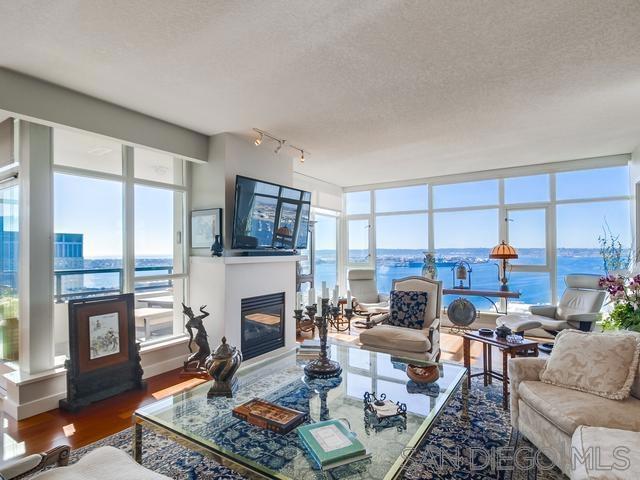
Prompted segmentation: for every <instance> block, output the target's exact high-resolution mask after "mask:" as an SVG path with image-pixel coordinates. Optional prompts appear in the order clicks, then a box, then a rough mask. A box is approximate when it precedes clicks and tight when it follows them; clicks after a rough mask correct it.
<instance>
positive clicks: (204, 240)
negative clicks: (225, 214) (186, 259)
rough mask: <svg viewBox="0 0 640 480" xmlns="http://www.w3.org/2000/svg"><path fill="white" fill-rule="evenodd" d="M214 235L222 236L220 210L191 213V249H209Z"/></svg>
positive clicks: (212, 209)
mask: <svg viewBox="0 0 640 480" xmlns="http://www.w3.org/2000/svg"><path fill="white" fill-rule="evenodd" d="M216 235H220V236H222V209H221V208H209V209H206V210H193V211H192V212H191V248H211V245H213V241H214V240H215V238H216Z"/></svg>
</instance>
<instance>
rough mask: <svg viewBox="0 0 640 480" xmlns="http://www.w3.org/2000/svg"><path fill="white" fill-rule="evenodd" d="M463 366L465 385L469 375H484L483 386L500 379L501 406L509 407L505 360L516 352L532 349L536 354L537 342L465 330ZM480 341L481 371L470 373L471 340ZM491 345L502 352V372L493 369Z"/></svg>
mask: <svg viewBox="0 0 640 480" xmlns="http://www.w3.org/2000/svg"><path fill="white" fill-rule="evenodd" d="M462 339H463V349H464V366H465V368H466V369H467V385H468V386H469V387H471V377H479V376H481V375H482V376H483V377H484V386H485V387H486V386H487V385H491V383H492V381H493V379H494V378H495V379H496V380H502V406H503V408H504V409H505V410H506V409H507V408H508V407H509V374H508V371H507V362H508V361H509V357H511V358H514V357H515V356H516V355H517V354H518V353H521V352H525V351H533V356H535V357H537V356H538V343H537V342H534V341H533V340H527V339H526V338H524V339H523V340H522V343H510V342H507V340H506V339H503V338H497V337H496V334H495V333H493V334H492V335H480V333H479V332H478V331H477V330H474V331H471V332H466V333H465V334H464V335H463V336H462ZM472 340H473V341H475V342H480V343H482V372H480V373H474V374H472V373H471V341H472ZM491 347H497V348H498V349H499V350H500V351H501V352H502V373H500V372H496V371H494V370H493V366H492V358H491Z"/></svg>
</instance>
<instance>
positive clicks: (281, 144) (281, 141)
mask: <svg viewBox="0 0 640 480" xmlns="http://www.w3.org/2000/svg"><path fill="white" fill-rule="evenodd" d="M253 131H254V132H256V133H257V134H258V136H257V137H256V139H255V141H254V142H253V143H254V145H255V146H256V147H257V146H259V145H260V144H261V143H262V141H263V140H264V138H265V137H266V138H268V139H270V140H273V141H274V142H276V143H277V145H276V148H275V149H274V151H273V153H275V154H276V155H277V154H279V153H280V151H281V150H282V147H289V148H291V149H293V150H297V151H298V152H300V163H304V161H305V158H306V157H305V153H306V154H307V155H308V154H309V152H307V151H306V150H304V149H303V148H301V147H296V146H294V145H289V144H287V141H286V140H285V139H284V138H278V137H276V136H275V135H271V134H270V133H269V132H265V131H264V130H260V129H259V128H254V129H253Z"/></svg>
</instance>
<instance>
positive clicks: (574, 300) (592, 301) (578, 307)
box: [496, 274, 607, 335]
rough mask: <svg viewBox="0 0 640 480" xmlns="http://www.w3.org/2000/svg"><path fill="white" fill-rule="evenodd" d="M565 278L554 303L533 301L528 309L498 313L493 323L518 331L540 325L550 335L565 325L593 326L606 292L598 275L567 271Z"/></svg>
mask: <svg viewBox="0 0 640 480" xmlns="http://www.w3.org/2000/svg"><path fill="white" fill-rule="evenodd" d="M564 281H565V284H566V285H567V288H566V290H565V291H564V293H563V294H562V298H561V299H560V301H559V302H558V305H557V306H556V305H534V306H531V307H530V308H529V312H530V313H510V314H509V315H504V316H501V317H498V318H497V319H496V323H497V324H498V325H506V326H507V327H509V328H510V329H511V330H513V331H514V332H519V333H522V332H524V331H525V330H532V329H534V328H542V329H543V330H545V331H546V332H548V333H550V334H552V335H556V334H557V333H558V332H560V331H562V330H564V329H567V328H573V329H576V330H582V331H585V332H589V331H591V330H593V329H594V327H595V324H596V321H598V320H599V319H600V310H601V309H602V306H603V304H604V301H605V299H606V296H607V293H606V291H605V290H604V289H603V288H602V287H600V285H599V281H600V276H599V275H588V274H570V275H566V276H565V277H564Z"/></svg>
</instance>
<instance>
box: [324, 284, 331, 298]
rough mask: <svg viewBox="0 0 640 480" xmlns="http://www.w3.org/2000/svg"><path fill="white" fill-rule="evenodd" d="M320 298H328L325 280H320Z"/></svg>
mask: <svg viewBox="0 0 640 480" xmlns="http://www.w3.org/2000/svg"><path fill="white" fill-rule="evenodd" d="M322 298H329V289H328V288H327V282H322Z"/></svg>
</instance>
